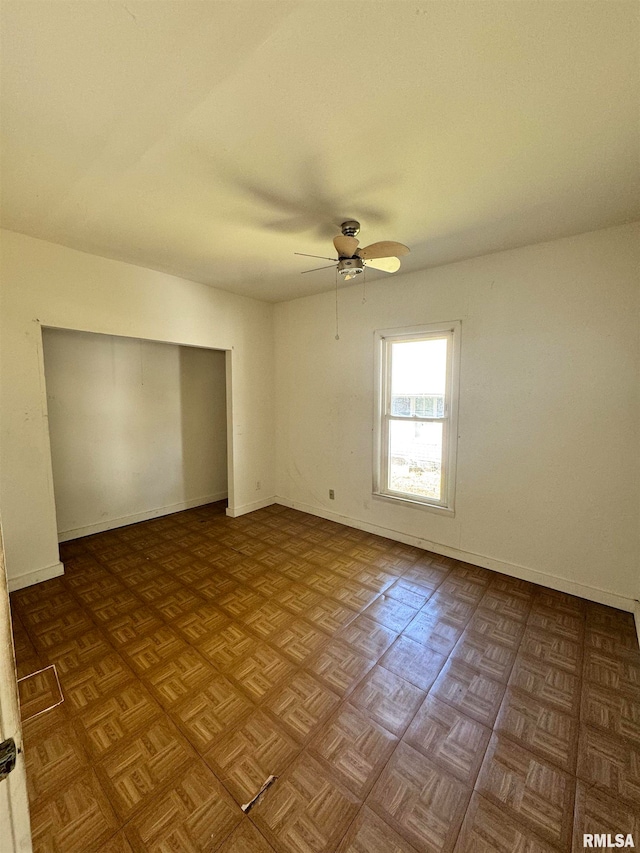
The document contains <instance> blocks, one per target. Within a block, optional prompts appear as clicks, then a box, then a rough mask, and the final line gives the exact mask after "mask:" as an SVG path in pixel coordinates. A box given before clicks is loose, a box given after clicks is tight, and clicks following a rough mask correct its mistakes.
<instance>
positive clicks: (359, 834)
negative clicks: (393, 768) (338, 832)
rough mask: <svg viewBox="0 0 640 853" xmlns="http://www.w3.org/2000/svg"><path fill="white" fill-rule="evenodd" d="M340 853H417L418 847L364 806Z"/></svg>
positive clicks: (339, 850) (346, 836)
mask: <svg viewBox="0 0 640 853" xmlns="http://www.w3.org/2000/svg"><path fill="white" fill-rule="evenodd" d="M338 853H416V848H415V847H413V845H411V844H409V842H408V841H407V840H406V839H404V838H402V836H400V835H398V833H397V832H395V831H394V830H393V829H391V827H390V826H389V825H388V824H386V823H385V822H384V821H383V820H381V819H380V818H379V817H378V815H377V814H376V813H375V812H373V811H371V809H368V808H367V807H366V806H364V807H363V808H362V809H360V811H359V812H358V816H357V817H356V819H355V820H354V822H353V823H352V824H351V827H350V829H349V832H348V833H347V834H346V835H345V837H344V840H343V842H342V844H341V845H340V847H339V848H338Z"/></svg>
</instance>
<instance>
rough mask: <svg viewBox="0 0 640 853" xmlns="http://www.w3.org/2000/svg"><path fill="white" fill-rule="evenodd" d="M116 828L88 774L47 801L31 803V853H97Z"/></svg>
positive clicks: (110, 813)
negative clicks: (63, 852)
mask: <svg viewBox="0 0 640 853" xmlns="http://www.w3.org/2000/svg"><path fill="white" fill-rule="evenodd" d="M118 826H119V823H118V819H117V818H116V815H115V813H114V811H113V808H112V807H111V805H110V803H109V801H108V799H107V797H106V796H105V794H104V791H103V790H102V788H101V787H100V783H99V782H98V780H97V778H96V776H95V774H94V773H93V772H91V771H87V772H86V773H84V774H83V775H82V776H79V777H78V778H76V779H74V780H73V782H71V784H70V785H67V786H65V787H64V788H61V789H58V791H57V792H56V793H55V794H54V796H52V797H50V798H49V799H45V800H37V799H36V800H35V801H32V803H31V834H32V837H33V850H34V853H61V851H63V850H64V851H65V853H97V851H98V850H99V849H100V847H101V846H102V845H103V844H104V843H105V842H106V841H108V840H109V838H110V837H111V836H112V835H114V834H115V833H116V831H117V830H118Z"/></svg>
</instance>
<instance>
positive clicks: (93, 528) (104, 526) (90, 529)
mask: <svg viewBox="0 0 640 853" xmlns="http://www.w3.org/2000/svg"><path fill="white" fill-rule="evenodd" d="M226 497H227V492H226V491H224V492H217V493H216V494H214V495H206V496H205V497H203V498H192V499H191V500H188V501H180V502H179V503H175V504H169V505H168V506H160V507H157V508H156V509H150V510H147V511H145V512H137V513H134V514H133V515H123V516H120V517H119V518H110V519H107V520H105V521H100V522H98V523H97V524H87V525H85V526H84V527H75V528H73V529H72V530H61V531H59V532H58V542H68V541H69V540H70V539H79V538H80V537H81V536H91V534H92V533H103V532H104V531H105V530H114V529H115V528H116V527H126V526H127V525H128V524H138V522H140V521H149V520H150V519H151V518H160V516H162V515H171V513H173V512H181V511H182V510H184V509H193V508H194V507H196V506H204V505H205V504H210V503H215V502H216V501H222V500H224V499H225V498H226Z"/></svg>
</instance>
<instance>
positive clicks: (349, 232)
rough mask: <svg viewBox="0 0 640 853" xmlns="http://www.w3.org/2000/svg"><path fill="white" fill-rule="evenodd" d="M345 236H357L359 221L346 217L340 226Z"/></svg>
mask: <svg viewBox="0 0 640 853" xmlns="http://www.w3.org/2000/svg"><path fill="white" fill-rule="evenodd" d="M340 228H341V229H342V233H343V234H344V236H345V237H357V236H358V234H359V233H360V223H359V222H357V221H356V220H355V219H347V221H346V222H343V223H342V225H341V226H340Z"/></svg>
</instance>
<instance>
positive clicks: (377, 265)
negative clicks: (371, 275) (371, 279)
mask: <svg viewBox="0 0 640 853" xmlns="http://www.w3.org/2000/svg"><path fill="white" fill-rule="evenodd" d="M365 266H367V267H372V268H373V269H374V270H382V271H383V272H398V270H399V269H400V261H399V260H398V258H376V259H375V260H367V261H365Z"/></svg>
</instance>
